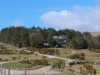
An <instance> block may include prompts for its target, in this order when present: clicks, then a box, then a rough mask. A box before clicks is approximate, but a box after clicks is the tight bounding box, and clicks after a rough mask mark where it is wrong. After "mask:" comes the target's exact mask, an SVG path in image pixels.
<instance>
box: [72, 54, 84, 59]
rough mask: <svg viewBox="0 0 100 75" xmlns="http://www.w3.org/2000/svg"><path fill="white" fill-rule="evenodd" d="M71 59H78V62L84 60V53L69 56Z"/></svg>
mask: <svg viewBox="0 0 100 75" xmlns="http://www.w3.org/2000/svg"><path fill="white" fill-rule="evenodd" d="M70 58H71V59H79V60H85V53H81V54H78V53H77V54H73V55H71V56H70Z"/></svg>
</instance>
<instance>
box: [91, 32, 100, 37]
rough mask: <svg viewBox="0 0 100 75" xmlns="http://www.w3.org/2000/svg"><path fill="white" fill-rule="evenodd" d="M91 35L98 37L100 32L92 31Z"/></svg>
mask: <svg viewBox="0 0 100 75" xmlns="http://www.w3.org/2000/svg"><path fill="white" fill-rule="evenodd" d="M91 35H92V36H93V37H97V36H98V35H100V32H91Z"/></svg>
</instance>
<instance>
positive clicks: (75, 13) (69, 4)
mask: <svg viewBox="0 0 100 75" xmlns="http://www.w3.org/2000/svg"><path fill="white" fill-rule="evenodd" d="M99 8H100V1H99V0H0V29H2V28H5V27H9V26H25V27H32V26H36V27H37V26H39V27H42V28H43V27H46V28H48V27H53V28H55V29H64V28H70V29H75V30H80V31H99V30H100V22H99V20H100V17H98V16H99V14H98V13H97V12H100V9H99ZM88 14H89V15H88ZM94 14H97V15H94ZM83 15H84V16H83ZM97 17H98V18H97ZM87 18H88V19H89V21H88V22H87V20H86V19H87ZM91 18H92V19H91ZM90 19H91V20H90ZM92 22H93V23H92ZM62 24H63V25H62ZM92 24H93V25H92Z"/></svg>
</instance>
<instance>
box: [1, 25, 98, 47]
mask: <svg viewBox="0 0 100 75" xmlns="http://www.w3.org/2000/svg"><path fill="white" fill-rule="evenodd" d="M53 36H66V41H67V42H66V43H65V44H64V46H66V47H71V48H74V49H87V48H100V36H98V37H92V36H91V34H90V33H89V32H79V31H75V30H72V29H62V30H58V31H57V30H55V29H54V28H40V27H34V26H33V27H31V28H26V27H7V28H3V29H2V30H1V31H0V42H3V43H6V44H11V45H14V46H17V47H44V45H43V43H49V44H50V47H53V46H55V45H54V44H55V42H54V41H53Z"/></svg>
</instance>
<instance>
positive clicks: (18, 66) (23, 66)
mask: <svg viewBox="0 0 100 75" xmlns="http://www.w3.org/2000/svg"><path fill="white" fill-rule="evenodd" d="M3 67H5V68H8V69H21V70H23V69H27V68H30V65H29V64H21V63H19V62H11V63H6V64H3Z"/></svg>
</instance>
